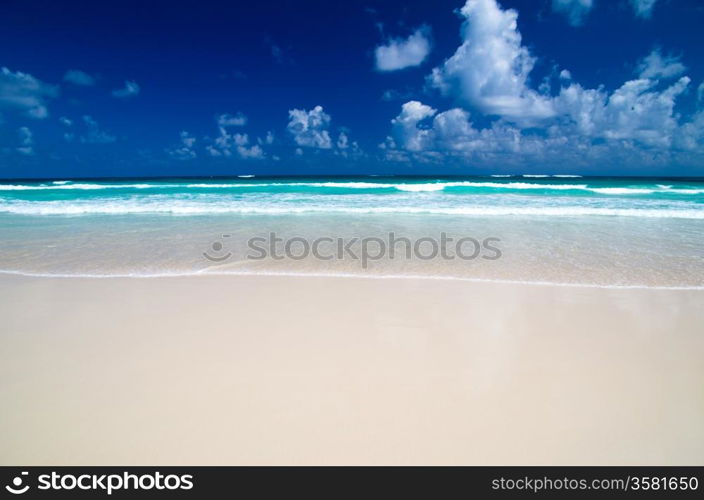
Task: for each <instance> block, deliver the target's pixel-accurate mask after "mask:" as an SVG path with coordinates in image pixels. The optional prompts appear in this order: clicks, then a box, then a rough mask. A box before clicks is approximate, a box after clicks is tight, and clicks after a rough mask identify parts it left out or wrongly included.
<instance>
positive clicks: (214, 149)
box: [205, 127, 265, 160]
mask: <svg viewBox="0 0 704 500" xmlns="http://www.w3.org/2000/svg"><path fill="white" fill-rule="evenodd" d="M218 131H219V135H218V136H217V137H216V138H215V139H214V140H213V142H212V144H209V145H207V146H206V148H205V150H206V151H207V152H208V154H209V155H210V156H214V157H233V156H234V157H239V158H243V159H255V160H259V159H263V158H264V157H265V154H264V150H263V149H262V147H261V145H260V144H259V142H260V141H257V143H256V144H250V140H249V135H248V134H245V133H242V134H239V133H238V134H230V133H229V132H228V131H227V129H226V128H225V127H218Z"/></svg>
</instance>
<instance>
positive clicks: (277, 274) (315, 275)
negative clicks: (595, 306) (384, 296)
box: [0, 269, 704, 291]
mask: <svg viewBox="0 0 704 500" xmlns="http://www.w3.org/2000/svg"><path fill="white" fill-rule="evenodd" d="M2 276H20V277H25V278H48V279H101V280H102V279H173V278H191V277H192V278H205V277H228V276H231V277H239V276H242V277H255V276H262V277H281V278H323V279H325V278H329V279H336V278H337V279H348V278H351V279H369V280H427V281H460V282H467V283H488V284H497V285H519V286H538V287H558V288H560V287H564V288H594V289H602V290H669V291H704V285H681V286H679V285H673V286H670V285H638V284H636V285H605V284H599V283H569V282H552V281H528V280H508V279H492V278H469V277H464V276H449V275H448V276H443V275H433V274H428V275H422V274H382V273H378V274H372V273H366V274H365V273H334V272H331V273H319V272H294V271H291V272H287V271H271V272H269V271H236V272H226V271H208V270H207V269H206V270H201V271H192V272H175V273H154V274H148V273H147V274H78V273H76V274H68V273H34V272H24V271H12V270H5V269H0V277H2Z"/></svg>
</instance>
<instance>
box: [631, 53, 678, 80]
mask: <svg viewBox="0 0 704 500" xmlns="http://www.w3.org/2000/svg"><path fill="white" fill-rule="evenodd" d="M686 70H687V68H686V67H685V65H684V64H682V63H681V62H680V61H679V58H678V57H675V56H671V55H670V56H663V55H662V53H661V52H660V49H654V50H653V51H652V52H651V53H650V54H648V55H647V56H645V57H644V58H643V59H641V61H640V62H639V63H638V68H637V71H638V75H639V77H640V78H672V77H675V76H679V75H681V74H682V73H684V72H685V71H686Z"/></svg>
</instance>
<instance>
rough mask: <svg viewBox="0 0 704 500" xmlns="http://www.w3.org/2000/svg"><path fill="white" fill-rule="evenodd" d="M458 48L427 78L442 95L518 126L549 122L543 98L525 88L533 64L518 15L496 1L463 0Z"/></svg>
mask: <svg viewBox="0 0 704 500" xmlns="http://www.w3.org/2000/svg"><path fill="white" fill-rule="evenodd" d="M460 13H461V14H462V16H464V18H465V21H464V23H463V25H462V38H463V43H462V45H460V47H459V48H458V49H457V51H456V52H455V54H454V55H453V56H452V57H450V58H449V59H447V60H446V61H445V62H444V64H443V65H442V66H440V67H438V68H435V69H434V70H433V72H432V74H431V75H430V77H429V82H430V84H431V85H432V86H434V87H435V88H437V89H439V90H440V91H441V92H442V93H443V94H445V95H449V96H452V97H455V98H456V99H458V100H459V101H461V102H463V103H465V104H467V105H469V106H471V107H473V108H476V109H478V110H479V111H481V112H482V113H485V114H488V115H498V116H501V117H504V118H506V119H509V120H513V121H515V122H521V123H529V122H535V121H539V120H542V119H545V118H549V117H552V116H554V114H555V110H554V109H553V107H552V103H551V102H550V100H549V99H548V98H546V97H545V96H543V95H540V94H539V93H538V92H536V91H535V90H533V89H531V88H529V86H528V75H529V73H530V72H531V70H532V69H533V65H534V64H535V58H534V57H533V56H531V54H530V52H529V51H528V49H527V48H526V47H524V46H522V45H521V34H520V33H519V31H518V27H517V19H518V13H517V12H516V11H515V10H513V9H508V10H502V9H501V8H500V7H499V5H498V4H497V3H496V0H467V3H466V4H465V5H464V7H462V9H461V10H460Z"/></svg>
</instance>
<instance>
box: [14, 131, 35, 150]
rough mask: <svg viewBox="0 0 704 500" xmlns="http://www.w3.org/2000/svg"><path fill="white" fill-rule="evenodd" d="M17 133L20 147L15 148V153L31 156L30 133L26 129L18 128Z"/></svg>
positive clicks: (32, 143)
mask: <svg viewBox="0 0 704 500" xmlns="http://www.w3.org/2000/svg"><path fill="white" fill-rule="evenodd" d="M17 132H18V135H19V138H20V145H19V146H18V147H17V148H16V149H17V152H18V153H20V154H22V155H27V156H30V155H33V154H34V147H33V145H34V139H33V137H32V131H31V130H29V129H28V128H27V127H20V128H19V130H18V131H17Z"/></svg>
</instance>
